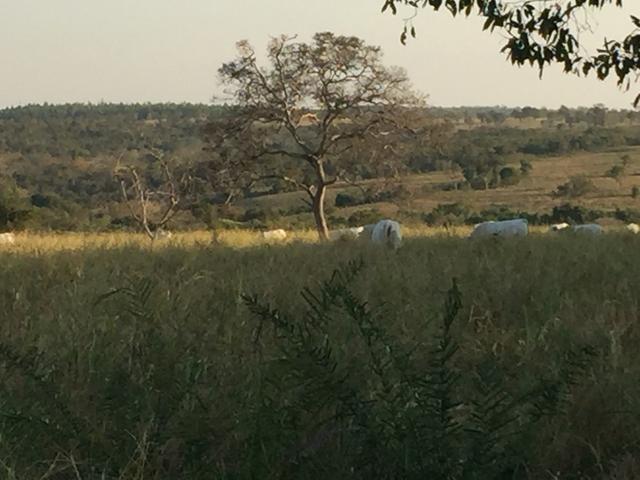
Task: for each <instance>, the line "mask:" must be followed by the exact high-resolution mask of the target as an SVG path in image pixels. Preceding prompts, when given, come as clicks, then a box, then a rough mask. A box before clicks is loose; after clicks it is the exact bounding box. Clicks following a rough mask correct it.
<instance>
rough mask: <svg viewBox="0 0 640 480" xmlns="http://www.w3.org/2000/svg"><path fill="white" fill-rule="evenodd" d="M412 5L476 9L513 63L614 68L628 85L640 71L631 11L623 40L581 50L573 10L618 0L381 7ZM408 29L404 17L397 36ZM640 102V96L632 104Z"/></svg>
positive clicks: (638, 37)
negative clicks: (501, 37)
mask: <svg viewBox="0 0 640 480" xmlns="http://www.w3.org/2000/svg"><path fill="white" fill-rule="evenodd" d="M400 5H403V6H410V7H413V8H415V9H418V8H431V9H432V10H435V11H438V10H440V9H441V8H442V7H444V9H446V10H448V11H449V12H450V13H451V14H452V15H453V16H456V15H465V16H470V15H472V14H476V15H478V16H480V17H482V18H484V25H483V29H484V30H487V29H490V30H491V31H493V30H495V29H498V30H500V31H501V32H502V33H504V34H505V36H506V42H505V44H504V46H503V48H502V51H503V52H505V53H506V54H507V56H508V58H509V59H510V60H511V63H513V64H516V65H524V64H529V65H532V66H535V67H537V68H538V69H539V71H540V75H542V72H543V70H544V68H545V66H547V65H551V64H560V65H562V67H563V68H564V71H565V72H567V73H580V72H581V73H583V74H585V75H587V74H588V73H589V72H591V71H595V73H596V75H597V77H598V78H599V79H600V80H604V79H605V78H607V77H608V76H609V74H610V73H611V72H613V73H615V76H616V77H617V82H618V85H621V86H622V85H624V86H626V87H627V88H628V87H629V85H630V81H631V78H632V77H633V74H634V73H636V72H638V70H640V33H639V32H638V28H639V27H640V19H638V18H637V17H634V16H631V22H632V24H633V27H634V30H633V31H632V32H631V33H630V34H629V35H627V36H626V37H625V38H624V39H622V40H605V41H604V45H603V46H602V48H600V49H599V50H598V52H597V54H596V55H589V54H585V53H584V50H583V48H582V45H581V43H580V33H581V32H582V31H583V30H585V29H586V28H587V26H586V25H582V24H581V23H580V22H579V20H577V17H576V13H578V11H580V10H584V9H602V8H604V7H607V6H611V5H615V6H617V7H621V6H622V0H570V1H566V2H535V1H522V2H502V1H500V0H384V4H383V7H382V11H383V12H384V11H386V10H390V11H391V12H392V13H393V14H396V13H397V12H398V6H400ZM408 33H410V34H411V36H412V37H415V36H416V32H415V28H414V26H413V25H412V24H411V19H409V20H407V21H406V22H405V26H404V29H403V31H402V33H401V36H400V41H401V42H402V43H403V44H404V43H405V42H406V40H407V35H408ZM638 102H640V96H638V97H637V98H636V100H635V105H637V104H638Z"/></svg>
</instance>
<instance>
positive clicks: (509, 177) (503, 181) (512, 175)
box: [499, 167, 520, 186]
mask: <svg viewBox="0 0 640 480" xmlns="http://www.w3.org/2000/svg"><path fill="white" fill-rule="evenodd" d="M499 176H500V185H504V186H512V185H517V184H518V182H519V181H520V176H519V175H518V172H517V170H516V169H514V168H512V167H504V168H502V169H501V170H500V172H499Z"/></svg>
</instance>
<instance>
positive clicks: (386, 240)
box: [363, 220, 402, 250]
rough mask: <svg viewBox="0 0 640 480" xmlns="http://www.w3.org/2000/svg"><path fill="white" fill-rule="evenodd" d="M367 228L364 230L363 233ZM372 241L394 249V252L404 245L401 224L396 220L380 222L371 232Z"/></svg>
mask: <svg viewBox="0 0 640 480" xmlns="http://www.w3.org/2000/svg"><path fill="white" fill-rule="evenodd" d="M365 229H366V227H364V228H363V231H364V230H365ZM371 241H372V242H373V243H380V244H384V245H388V246H389V247H392V248H393V249H394V250H397V249H398V248H400V245H401V244H402V230H401V228H400V224H399V223H398V222H396V221H394V220H380V221H379V222H378V223H376V224H375V225H374V227H373V229H372V230H371Z"/></svg>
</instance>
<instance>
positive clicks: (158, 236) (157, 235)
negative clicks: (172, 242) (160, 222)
mask: <svg viewBox="0 0 640 480" xmlns="http://www.w3.org/2000/svg"><path fill="white" fill-rule="evenodd" d="M171 237H173V234H172V233H171V232H170V231H168V230H163V229H162V228H159V229H157V230H156V231H155V232H153V239H154V240H165V239H169V238H171Z"/></svg>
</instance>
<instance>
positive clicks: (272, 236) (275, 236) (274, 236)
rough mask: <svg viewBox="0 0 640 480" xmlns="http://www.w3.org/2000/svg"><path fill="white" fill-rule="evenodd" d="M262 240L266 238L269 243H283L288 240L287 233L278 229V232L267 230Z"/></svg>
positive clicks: (263, 233)
mask: <svg viewBox="0 0 640 480" xmlns="http://www.w3.org/2000/svg"><path fill="white" fill-rule="evenodd" d="M262 238H264V239H265V240H266V241H268V242H277V241H282V240H285V239H286V238H287V232H286V231H284V230H283V229H282V228H278V229H276V230H267V231H264V232H262Z"/></svg>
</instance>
